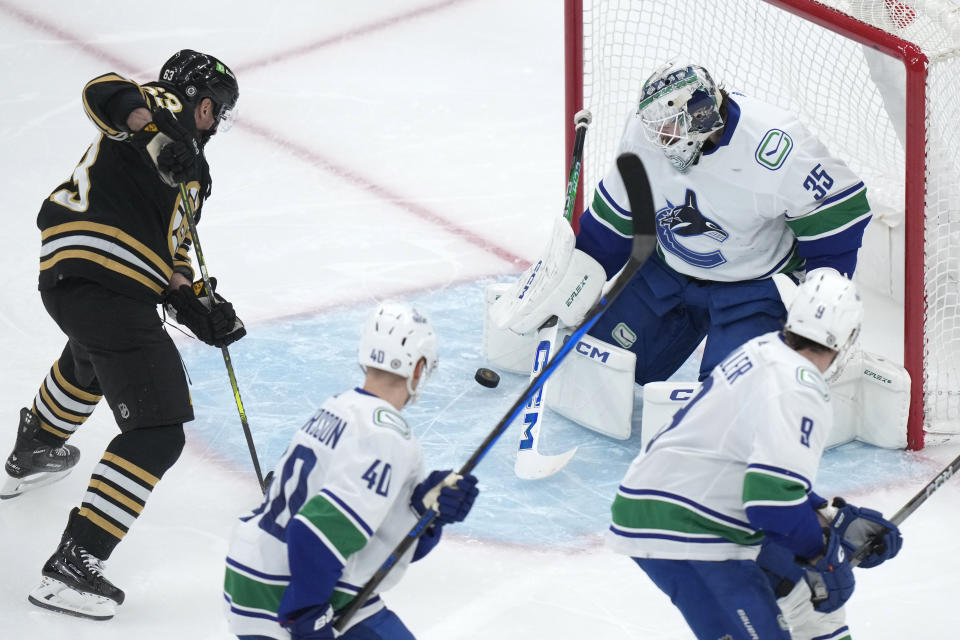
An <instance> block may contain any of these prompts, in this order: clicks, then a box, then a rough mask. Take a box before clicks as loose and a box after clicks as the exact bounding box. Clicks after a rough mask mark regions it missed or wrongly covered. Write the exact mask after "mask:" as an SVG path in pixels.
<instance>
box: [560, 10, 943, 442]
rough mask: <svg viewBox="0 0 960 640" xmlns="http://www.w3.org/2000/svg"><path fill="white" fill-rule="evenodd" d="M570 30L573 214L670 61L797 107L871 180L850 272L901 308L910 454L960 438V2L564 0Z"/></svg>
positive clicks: (899, 355)
mask: <svg viewBox="0 0 960 640" xmlns="http://www.w3.org/2000/svg"><path fill="white" fill-rule="evenodd" d="M565 30H566V31H565V49H566V62H565V68H566V119H565V123H564V128H565V130H566V132H567V134H566V135H567V138H566V144H567V157H569V155H570V150H571V148H572V144H573V127H572V124H571V123H572V122H573V114H574V113H576V112H577V111H578V110H579V109H581V108H583V107H586V108H588V109H590V110H591V112H592V114H593V122H594V125H593V126H592V128H591V131H590V133H589V135H588V136H587V144H586V152H585V154H584V166H583V184H582V186H581V188H580V190H579V195H578V202H577V207H576V210H577V211H578V212H580V211H583V198H582V194H584V193H585V194H587V197H588V198H589V197H591V195H592V192H593V188H594V187H595V186H596V183H597V182H598V181H599V179H600V178H601V177H602V176H603V174H604V173H605V171H606V170H607V168H608V167H609V166H610V163H612V162H613V160H614V156H615V153H616V149H617V146H616V145H617V141H618V140H619V137H620V134H621V132H622V128H623V123H624V120H625V118H626V117H627V115H628V114H629V113H630V111H631V109H632V108H633V107H634V106H635V101H636V97H637V95H638V93H639V89H640V86H641V84H642V82H643V80H644V79H645V78H646V77H647V75H649V73H650V72H651V71H652V70H653V69H654V68H656V67H657V66H658V65H659V64H660V63H662V62H664V61H666V60H669V59H672V58H678V59H682V60H689V61H690V62H694V63H697V64H701V65H703V66H705V67H706V68H707V69H708V70H710V72H711V74H712V75H713V77H714V78H715V79H716V80H717V81H718V82H720V83H721V85H722V86H725V87H727V88H730V89H732V90H737V91H742V92H745V93H748V94H751V95H753V96H755V97H758V98H760V99H763V100H765V101H767V102H771V103H774V104H777V105H778V106H781V107H783V108H786V109H788V110H790V111H792V112H794V113H797V114H798V115H799V116H800V119H801V120H802V121H803V122H804V123H805V124H806V125H807V126H808V127H810V128H811V129H812V130H813V131H814V132H815V133H816V134H817V135H818V137H820V138H821V140H823V141H824V142H825V143H826V144H827V146H828V148H829V149H830V150H831V152H832V153H834V154H835V155H838V156H840V157H841V158H843V159H844V161H846V162H847V164H848V165H850V166H851V168H853V169H854V171H856V172H857V173H858V174H859V175H860V176H861V177H862V178H863V179H864V181H865V183H866V184H867V188H868V197H869V198H870V202H871V206H872V208H873V210H874V220H873V221H872V222H871V224H870V225H869V227H868V234H867V236H869V237H868V238H865V243H864V249H863V250H862V251H861V255H860V262H859V265H858V273H857V277H856V279H857V280H858V282H860V283H861V285H862V286H866V287H868V288H870V289H871V290H874V291H877V292H879V294H880V295H882V296H885V297H887V298H889V299H890V300H892V301H894V302H895V303H896V305H895V307H894V308H896V309H899V305H902V308H903V312H902V333H903V345H902V351H900V350H899V348H895V349H893V353H890V354H886V353H885V354H884V355H888V356H889V357H891V359H893V360H894V361H898V362H902V363H903V365H904V366H905V367H906V369H907V370H908V371H909V373H910V375H911V379H912V388H911V407H910V417H909V424H908V434H907V436H908V437H907V440H908V447H909V448H911V449H920V448H922V447H923V444H924V434H925V433H926V432H939V433H957V432H960V0H822V1H817V0H723V1H722V2H716V1H714V0H643V1H642V2H640V1H637V0H632V1H631V0H565ZM868 308H869V307H868ZM897 313H898V314H899V311H898V312H897ZM879 320H882V321H884V322H891V319H890V318H882V319H880V318H873V317H868V318H867V319H866V322H876V321H879ZM900 322H901V320H900V318H896V319H894V320H893V321H892V323H893V324H894V325H896V328H897V331H900V330H901V329H900V326H899V325H900Z"/></svg>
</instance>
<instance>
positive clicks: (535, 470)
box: [513, 447, 577, 480]
mask: <svg viewBox="0 0 960 640" xmlns="http://www.w3.org/2000/svg"><path fill="white" fill-rule="evenodd" d="M576 453H577V447H574V448H573V449H570V451H567V452H566V453H561V454H559V455H555V456H546V455H543V454H542V453H540V452H538V451H537V450H536V449H529V450H527V451H518V452H517V461H516V463H514V465H513V471H514V473H516V474H517V477H518V478H522V479H523V480H540V479H541V478H547V477H549V476H552V475H553V474H555V473H557V472H558V471H560V470H561V469H563V468H564V467H565V466H567V463H568V462H570V460H571V459H572V458H573V456H574V455H576Z"/></svg>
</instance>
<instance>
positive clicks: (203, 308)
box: [164, 283, 247, 347]
mask: <svg viewBox="0 0 960 640" xmlns="http://www.w3.org/2000/svg"><path fill="white" fill-rule="evenodd" d="M211 284H213V283H211ZM213 288H214V294H213V296H214V298H215V300H216V302H214V304H212V305H211V304H210V298H208V297H207V295H206V293H205V292H204V291H203V285H202V283H199V286H197V285H194V286H190V285H183V286H181V287H180V288H178V289H174V290H173V291H169V292H167V295H166V297H165V298H164V304H165V305H166V307H167V313H169V314H170V315H171V316H173V317H174V319H175V320H176V321H177V322H179V323H180V324H182V325H184V326H185V327H187V328H188V329H190V331H192V332H193V333H194V335H195V336H197V338H199V339H200V340H202V341H203V342H205V343H207V344H209V345H210V346H213V347H226V346H228V345H230V344H233V343H234V342H236V341H237V340H239V339H240V338H242V337H243V336H245V335H247V330H246V328H244V326H243V322H241V320H240V318H238V317H237V314H236V312H235V311H234V310H233V305H232V304H230V303H229V302H227V301H226V300H224V298H223V296H221V295H220V294H218V293H216V285H213ZM195 291H200V292H201V293H202V296H200V297H198V296H197V294H196V293H195Z"/></svg>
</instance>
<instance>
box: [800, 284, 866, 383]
mask: <svg viewBox="0 0 960 640" xmlns="http://www.w3.org/2000/svg"><path fill="white" fill-rule="evenodd" d="M862 320H863V303H862V302H861V301H860V294H859V293H857V287H856V285H854V284H853V282H852V281H850V280H848V279H847V278H846V277H844V276H842V275H840V273H839V272H837V271H836V270H834V269H817V270H815V271H814V272H813V273H811V274H808V275H807V279H806V280H804V282H803V284H801V285H800V286H799V287H798V288H797V293H796V296H795V297H794V299H793V302H792V303H791V304H790V309H789V310H788V311H787V323H786V325H785V326H784V329H786V330H787V331H789V332H790V333H793V334H796V335H798V336H803V337H804V338H806V339H808V340H812V341H813V342H816V343H817V344H822V345H823V346H825V347H827V348H828V349H833V350H834V351H836V352H837V355H836V357H834V359H833V362H832V363H830V367H829V368H827V370H826V371H825V372H824V373H823V375H824V377H825V378H826V379H827V381H828V382H833V381H834V380H836V379H837V378H838V377H840V374H841V373H842V372H843V367H844V366H845V365H846V363H847V359H848V356H849V355H850V349H851V347H853V345H854V344H855V343H856V341H857V337H858V336H859V335H860V323H861V322H862Z"/></svg>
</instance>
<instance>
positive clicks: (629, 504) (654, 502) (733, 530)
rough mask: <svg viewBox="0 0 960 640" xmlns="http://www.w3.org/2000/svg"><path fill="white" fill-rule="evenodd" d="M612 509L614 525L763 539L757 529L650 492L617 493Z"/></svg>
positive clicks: (738, 539) (755, 540) (746, 540)
mask: <svg viewBox="0 0 960 640" xmlns="http://www.w3.org/2000/svg"><path fill="white" fill-rule="evenodd" d="M611 511H612V514H613V523H614V525H616V526H617V527H619V528H622V529H633V530H639V529H643V530H647V531H656V532H661V533H664V534H667V535H669V534H671V533H674V534H683V535H687V536H689V535H703V536H714V537H719V538H724V539H726V540H729V541H730V542H733V543H735V544H742V545H752V544H758V543H759V542H760V541H761V540H762V539H763V534H762V533H760V532H759V531H754V530H753V529H750V528H747V527H736V526H733V525H730V524H729V523H725V522H723V521H721V520H719V519H717V518H715V517H713V516H711V515H709V514H706V513H704V512H701V511H696V510H695V509H694V508H693V507H691V506H688V505H686V504H682V503H679V502H670V501H667V500H663V499H657V498H651V497H649V496H644V497H643V498H630V497H626V496H624V495H622V494H618V495H617V497H616V498H614V500H613V506H612V507H611Z"/></svg>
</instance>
